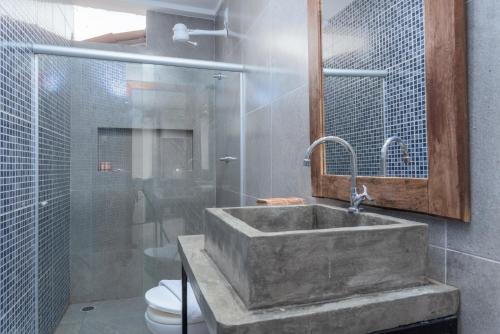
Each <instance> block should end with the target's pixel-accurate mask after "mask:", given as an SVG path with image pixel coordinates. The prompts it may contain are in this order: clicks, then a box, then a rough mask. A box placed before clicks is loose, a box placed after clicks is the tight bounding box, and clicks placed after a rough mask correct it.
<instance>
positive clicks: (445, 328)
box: [372, 316, 458, 334]
mask: <svg viewBox="0 0 500 334" xmlns="http://www.w3.org/2000/svg"><path fill="white" fill-rule="evenodd" d="M457 333H458V325H457V317H456V316H453V317H446V318H442V319H435V320H430V321H424V322H420V323H417V324H413V325H408V326H403V327H398V328H394V329H388V330H384V331H380V332H374V333H372V334H457Z"/></svg>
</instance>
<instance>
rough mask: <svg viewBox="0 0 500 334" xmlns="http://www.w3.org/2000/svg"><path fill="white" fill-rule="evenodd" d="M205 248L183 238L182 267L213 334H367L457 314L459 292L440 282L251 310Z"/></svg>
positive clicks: (194, 239)
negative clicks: (313, 302)
mask: <svg viewBox="0 0 500 334" xmlns="http://www.w3.org/2000/svg"><path fill="white" fill-rule="evenodd" d="M204 248H205V246H204V237H203V236H202V235H197V236H181V237H179V252H180V256H181V261H182V264H183V266H184V269H185V271H186V274H187V276H188V279H189V281H190V282H191V285H192V287H193V290H194V293H195V295H196V298H197V300H198V303H199V304H200V307H201V310H202V312H203V314H204V317H205V320H206V321H207V325H208V328H209V330H210V331H211V333H212V334H229V333H231V334H233V333H238V334H240V333H245V334H262V333H273V334H278V333H287V334H291V333H297V334H299V333H300V334H304V333H315V334H322V333H336V334H358V333H359V334H364V333H371V332H374V331H379V330H385V329H391V328H396V327H399V326H403V325H408V324H413V323H418V322H421V321H426V320H432V319H437V318H442V317H446V316H450V315H454V314H456V313H457V311H458V306H459V292H458V289H456V288H454V287H451V286H448V285H444V284H441V283H437V282H429V284H426V285H422V286H418V287H413V288H406V289H401V290H396V291H388V292H382V293H373V294H366V295H359V296H353V297H350V298H345V299H341V300H335V301H331V302H326V303H316V304H308V305H294V306H287V307H276V308H268V309H258V310H248V309H247V308H246V307H245V305H244V303H243V301H242V300H241V299H240V297H239V296H238V294H237V293H236V292H235V290H234V289H233V288H232V287H231V285H230V284H229V283H228V281H227V280H226V278H225V277H224V276H223V275H222V273H221V272H220V271H219V269H218V268H217V266H216V265H215V264H214V262H213V261H212V260H211V258H210V257H209V256H208V255H207V253H206V252H205V249H204Z"/></svg>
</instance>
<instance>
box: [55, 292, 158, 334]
mask: <svg viewBox="0 0 500 334" xmlns="http://www.w3.org/2000/svg"><path fill="white" fill-rule="evenodd" d="M86 306H93V307H94V310H92V311H87V312H83V311H82V310H81V309H82V308H84V307H86ZM145 310H146V303H145V302H144V298H143V297H137V298H130V299H119V300H107V301H101V302H94V303H84V304H72V305H70V306H69V308H68V310H67V311H66V313H65V314H64V317H63V319H62V320H61V323H60V324H59V327H58V328H57V330H56V333H55V334H150V332H149V331H148V329H147V328H146V325H145V324H144V311H145Z"/></svg>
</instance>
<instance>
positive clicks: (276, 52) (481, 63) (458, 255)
mask: <svg viewBox="0 0 500 334" xmlns="http://www.w3.org/2000/svg"><path fill="white" fill-rule="evenodd" d="M228 6H229V8H230V10H231V14H230V16H231V27H232V29H233V30H235V31H237V32H239V33H242V34H244V35H245V38H244V39H237V38H232V39H230V40H222V39H220V38H217V39H216V50H215V54H216V59H217V60H223V61H235V62H242V63H244V64H255V65H261V66H264V67H265V68H267V71H266V73H264V74H250V75H248V81H247V99H246V107H247V110H246V112H247V113H246V129H245V136H246V140H247V143H246V145H247V150H246V159H247V167H246V169H247V173H246V182H245V185H246V190H245V189H244V190H243V191H244V194H245V196H246V198H247V204H249V205H253V204H254V203H255V199H256V198H257V197H269V196H288V195H293V196H303V197H309V196H310V194H311V191H310V181H309V180H310V176H309V171H308V170H307V169H304V168H303V167H302V166H301V159H302V154H303V150H304V149H305V147H306V146H307V144H308V142H309V123H308V121H309V116H308V91H307V75H306V74H307V62H306V59H307V35H306V33H307V23H306V17H307V16H306V15H307V10H306V1H305V0H290V1H281V0H270V1H266V0H258V1H257V0H256V1H244V0H226V1H225V2H224V4H223V6H222V9H224V8H225V7H228ZM221 13H222V11H221ZM467 13H468V14H467V15H468V38H469V98H470V102H469V103H470V105H469V110H470V129H471V167H472V169H471V176H472V223H471V224H470V225H464V224H462V223H457V222H453V221H447V220H445V219H438V218H434V217H429V216H425V215H413V214H411V215H408V214H406V215H404V216H406V217H407V218H408V217H409V218H414V219H417V220H419V221H423V222H427V223H428V224H429V225H430V230H429V234H430V245H431V246H430V256H429V258H430V262H429V275H430V276H431V277H434V278H436V279H439V280H440V281H443V282H447V283H449V284H451V285H454V286H457V287H458V288H460V290H461V297H462V303H461V311H460V326H461V332H462V333H463V334H496V333H498V328H500V318H499V317H498V316H497V315H498V314H499V312H500V280H499V279H498V277H500V242H499V241H498V236H499V235H500V224H499V223H498V220H499V218H498V217H499V216H500V206H499V205H498V203H499V202H500V194H499V193H498V191H496V188H499V187H500V174H498V173H497V170H498V167H497V165H498V163H499V162H500V150H498V149H495V148H496V146H497V143H498V141H500V131H499V129H500V113H499V111H498V109H497V106H498V105H499V104H500V90H499V82H500V66H499V65H498V64H497V62H498V60H497V59H498V56H497V55H498V54H499V53H500V37H499V36H500V23H499V22H498V17H500V3H499V2H498V1H496V0H469V1H467ZM220 22H221V19H220V18H218V20H217V24H219V25H220ZM283 67H284V68H289V69H291V70H292V71H293V74H289V75H278V74H277V73H276V71H275V70H276V69H277V68H283ZM285 139H287V142H284V140H285ZM249 166H252V168H249ZM391 214H394V215H402V214H401V213H397V212H391Z"/></svg>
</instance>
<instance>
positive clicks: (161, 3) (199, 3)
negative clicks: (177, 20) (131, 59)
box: [71, 0, 222, 18]
mask: <svg viewBox="0 0 500 334" xmlns="http://www.w3.org/2000/svg"><path fill="white" fill-rule="evenodd" d="M71 2H72V3H73V4H75V5H78V6H85V7H93V8H99V9H106V10H113V11H120V12H129V13H135V14H144V13H145V12H146V11H147V10H155V11H160V12H164V13H170V14H179V15H186V16H192V17H201V18H214V17H215V15H216V14H217V10H218V9H219V7H220V5H221V3H222V0H105V1H103V0H71Z"/></svg>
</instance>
